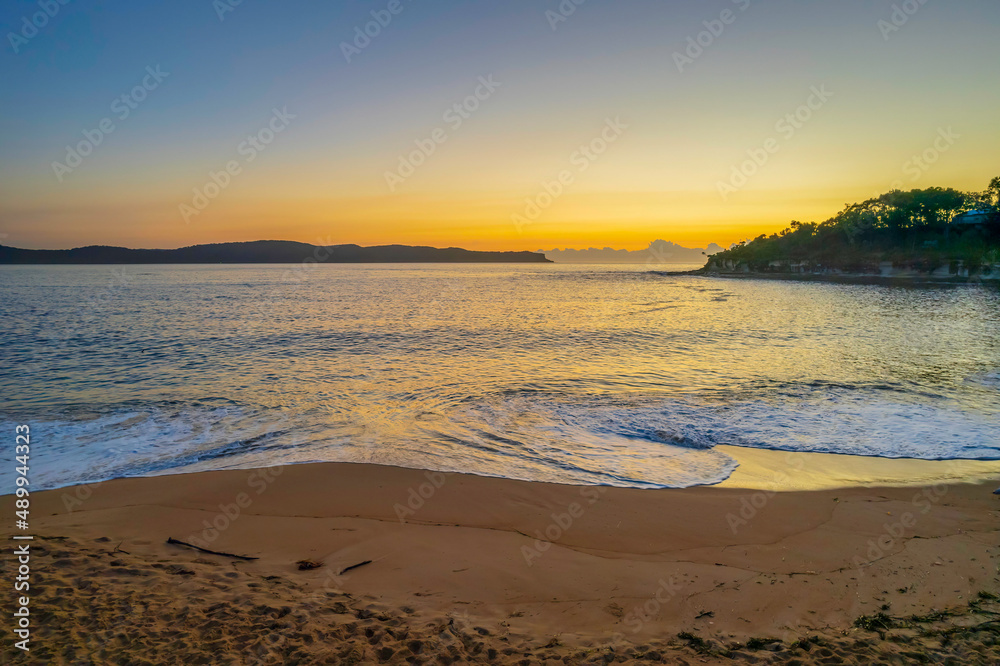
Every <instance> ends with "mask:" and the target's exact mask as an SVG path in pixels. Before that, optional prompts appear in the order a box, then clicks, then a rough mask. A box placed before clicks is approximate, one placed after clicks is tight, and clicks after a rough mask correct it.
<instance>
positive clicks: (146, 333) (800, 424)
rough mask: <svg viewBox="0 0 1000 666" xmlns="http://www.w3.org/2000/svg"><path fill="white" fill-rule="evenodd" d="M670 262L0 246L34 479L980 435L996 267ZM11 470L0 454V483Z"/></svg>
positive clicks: (960, 444)
mask: <svg viewBox="0 0 1000 666" xmlns="http://www.w3.org/2000/svg"><path fill="white" fill-rule="evenodd" d="M668 268H679V267H667V266H654V267H649V266H641V265H637V266H610V265H603V266H597V265H593V266H591V265H467V264H463V265H321V266H317V265H305V266H277V265H254V266H231V265H230V266H224V265H219V266H131V267H109V266H0V313H2V319H0V334H2V340H3V345H2V350H0V354H2V362H0V393H2V395H3V402H2V405H0V432H6V433H8V435H9V439H10V440H11V442H12V441H13V438H14V426H15V425H16V424H21V423H25V424H28V425H30V427H31V433H32V445H33V446H32V458H31V474H32V477H33V487H34V488H36V489H38V488H53V487H60V486H65V485H69V484H74V483H81V482H92V481H99V480H104V479H108V478H114V477H121V476H141V475H154V474H163V473H178V472H190V471H199V470H208V469H228V468H246V467H257V466H268V465H279V464H286V463H298V462H310V461H357V462H372V463H381V464H392V465H401V466H408V467H417V468H428V469H435V470H443V471H461V472H472V473H477V474H483V475H491V476H503V477H511V478H518V479H530V480H542V481H555V482H563V483H579V484H610V485H619V486H636V487H680V486H689V485H695V484H711V483H717V482H719V481H721V480H723V479H725V478H726V477H727V476H728V475H729V474H730V473H731V472H732V471H733V469H735V467H736V462H735V461H734V460H733V459H732V458H731V457H730V456H727V455H725V454H724V453H722V452H721V451H719V450H717V449H716V448H715V447H716V445H719V444H729V445H735V446H743V447H756V448H768V449H779V450H789V451H823V452H832V453H845V454H856V455H864V456H883V457H914V458H926V459H951V458H966V459H1000V291H998V289H997V287H995V286H994V287H990V286H980V285H960V286H953V285H952V286H922V287H899V286H892V287H890V286H879V285H840V284H823V283H804V282H781V281H757V280H726V279H710V278H700V277H686V276H685V277H671V276H668V275H665V274H664V270H665V269H668ZM12 472H13V469H12V466H11V465H8V466H7V467H2V468H0V483H2V484H3V485H2V486H0V487H10V486H8V485H7V483H8V482H9V480H10V479H9V477H10V475H11V474H12Z"/></svg>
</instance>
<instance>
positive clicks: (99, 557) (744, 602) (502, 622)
mask: <svg viewBox="0 0 1000 666" xmlns="http://www.w3.org/2000/svg"><path fill="white" fill-rule="evenodd" d="M810 456H812V457H810ZM742 462H743V466H742V467H741V468H740V470H738V472H737V474H736V475H734V477H733V478H732V479H730V480H729V481H728V482H727V483H726V484H725V487H696V488H688V489H682V490H637V489H626V488H609V487H575V486H561V485H552V484H544V483H530V482H522V481H514V480H507V479H495V478H484V477H476V476H470V475H461V474H440V473H432V472H424V471H420V470H411V469H401V468H395V467H385V466H377V465H367V464H349V463H322V464H319V463H317V464H306V465H294V466H288V467H284V468H272V469H267V470H236V471H221V472H205V473H198V474H186V475H176V476H161V477H151V478H135V479H120V480H115V481H109V482H105V483H101V484H95V485H91V486H78V487H71V488H65V489H60V490H54V491H48V492H42V493H37V494H34V495H33V505H32V516H33V528H34V530H35V534H36V535H37V536H36V539H35V541H34V542H33V543H32V552H33V560H32V563H33V564H32V575H33V595H34V597H33V604H34V605H33V616H32V617H33V626H34V627H35V635H34V637H33V649H32V651H31V652H30V654H29V655H28V656H27V661H28V662H31V663H67V664H69V663H128V664H165V663H225V664H252V663H302V664H312V663H317V664H319V663H326V664H353V663H398V664H402V663H426V664H430V663H435V664H436V663H444V664H449V663H500V664H506V663H510V664H539V663H549V664H554V663H570V664H575V663H610V662H623V663H633V662H634V663H658V662H663V663H691V664H693V663H731V662H732V661H734V660H735V661H736V662H737V663H739V662H746V663H858V664H861V663H865V664H867V663H910V662H912V661H913V660H915V659H917V655H919V654H925V655H928V657H929V658H930V659H931V660H932V661H934V662H940V663H956V664H959V663H961V664H992V663H997V661H998V659H1000V645H998V644H997V637H998V630H997V624H996V614H997V612H1000V604H998V603H997V597H996V596H994V595H997V594H998V593H1000V583H998V576H997V566H998V564H1000V540H998V539H997V520H998V518H1000V499H998V497H997V496H994V495H992V494H991V491H992V490H993V489H994V488H995V487H996V480H997V479H1000V464H998V463H975V462H964V463H961V464H958V465H957V466H956V464H952V463H947V462H942V463H935V462H926V461H886V460H877V461H868V462H869V465H868V467H867V469H869V471H870V470H872V469H878V470H880V472H879V476H878V477H877V478H878V479H880V480H883V481H884V483H885V485H882V486H879V487H863V486H857V487H837V486H839V485H841V484H844V483H850V482H851V479H852V478H854V477H853V476H852V474H853V472H852V471H851V470H852V469H855V470H856V469H859V468H856V467H855V466H856V465H858V464H859V462H865V461H859V460H857V459H853V458H850V457H844V456H824V455H822V454H794V455H789V454H781V453H774V452H758V451H753V452H750V454H749V455H748V456H745V457H744V460H743V461H742ZM818 464H822V465H823V467H824V468H825V469H826V472H825V473H823V474H820V473H818V472H817V471H816V470H817V469H819V468H818V467H817V465H818ZM808 470H812V473H809V472H808ZM915 470H916V471H915ZM921 470H922V471H921ZM921 475H922V476H921ZM907 477H909V478H918V479H920V480H921V481H923V482H924V485H920V486H906V485H894V484H899V483H902V481H903V480H905V478H907ZM956 477H957V478H963V479H964V480H966V481H970V480H971V481H973V482H965V483H959V482H957V478H956ZM977 478H978V479H980V481H979V482H974V481H975V480H976V479H977ZM985 479H991V480H990V481H986V480H985ZM778 483H783V484H784V485H785V486H787V487H789V488H796V487H798V486H808V487H812V488H819V489H812V490H806V489H799V490H789V491H783V492H774V491H773V490H771V489H769V486H770V485H775V484H778ZM739 484H742V487H738V485H739ZM822 486H828V487H825V488H824V487H822ZM831 486H832V487H831ZM11 499H12V498H11V497H9V496H7V497H4V498H3V499H2V503H3V504H4V509H5V510H6V509H7V508H8V507H7V505H8V504H10V503H11ZM168 539H175V540H179V541H183V542H185V543H187V544H191V545H194V546H200V547H202V548H204V549H205V550H209V551H216V552H219V553H226V554H228V555H219V554H212V553H209V552H204V551H199V550H196V549H194V548H190V547H188V546H184V545H179V544H171V543H168V542H167V541H168ZM231 555H238V556H240V557H232V556H231ZM244 558H255V559H244ZM359 565H360V566H359ZM863 617H866V618H867V619H862V620H861V624H864V625H866V626H857V625H858V624H859V622H858V620H859V618H863ZM866 627H867V628H866ZM949 660H951V661H950V662H949Z"/></svg>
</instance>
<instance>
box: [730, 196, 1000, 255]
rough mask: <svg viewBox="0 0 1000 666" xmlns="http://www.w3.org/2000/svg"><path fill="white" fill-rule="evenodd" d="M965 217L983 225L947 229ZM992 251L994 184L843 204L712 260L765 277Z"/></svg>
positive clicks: (997, 243)
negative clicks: (801, 266)
mask: <svg viewBox="0 0 1000 666" xmlns="http://www.w3.org/2000/svg"><path fill="white" fill-rule="evenodd" d="M968 211H981V212H984V213H987V220H988V221H987V222H986V223H985V224H976V225H968V224H962V225H954V224H952V223H953V221H954V220H955V218H956V217H957V216H958V215H960V214H962V213H965V212H968ZM998 250H1000V177H997V178H994V179H993V180H992V181H991V182H990V184H989V186H987V188H986V190H984V191H982V192H961V191H959V190H956V189H953V188H941V187H929V188H927V189H915V190H910V191H903V190H893V191H890V192H886V193H885V194H882V195H881V196H878V197H873V198H871V199H868V200H867V201H863V202H861V203H854V204H848V205H847V206H845V207H844V209H843V210H842V211H840V212H839V213H837V214H836V215H835V216H834V217H832V218H830V219H829V220H826V221H825V222H821V223H815V222H799V221H797V220H796V221H792V223H791V224H790V225H789V227H788V228H786V229H784V230H783V231H781V232H779V233H776V234H771V235H770V236H768V235H767V234H761V235H760V236H758V237H757V238H755V239H753V240H752V241H749V242H746V241H744V242H741V243H738V244H734V245H733V246H732V247H730V249H728V250H725V251H723V252H719V253H717V254H715V255H712V260H713V261H714V263H715V264H716V265H720V266H721V265H724V263H731V264H732V265H745V266H747V267H748V268H749V269H751V270H768V269H769V268H770V267H772V265H773V264H775V263H778V264H788V263H798V262H808V263H810V264H813V265H815V266H817V267H826V268H838V269H841V270H870V269H872V268H873V267H875V266H877V265H878V264H879V263H880V262H883V261H892V262H899V263H909V264H911V265H914V266H917V265H919V266H921V267H923V268H934V267H936V266H937V265H941V264H942V263H944V262H946V261H956V260H962V261H966V262H970V265H971V263H974V262H983V261H987V262H988V261H995V260H996V259H995V258H994V257H995V256H996V253H997V251H998Z"/></svg>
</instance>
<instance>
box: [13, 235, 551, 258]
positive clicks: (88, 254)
mask: <svg viewBox="0 0 1000 666" xmlns="http://www.w3.org/2000/svg"><path fill="white" fill-rule="evenodd" d="M302 262H310V263H312V262H315V263H320V264H369V263H370V264H380V263H552V262H551V261H549V260H548V259H546V258H545V255H544V254H539V253H537V252H480V251H476V250H463V249H462V248H457V247H449V248H436V247H423V246H410V245H379V246H376V247H361V246H360V245H325V246H324V245H310V244H309V243H298V242H295V241H274V240H261V241H249V242H245V243H212V244H209V245H192V246H190V247H182V248H178V249H176V250H132V249H129V248H125V247H112V246H107V245H90V246H87V247H77V248H73V249H72V250H24V249H20V248H16V247H7V246H4V245H0V264H297V263H302Z"/></svg>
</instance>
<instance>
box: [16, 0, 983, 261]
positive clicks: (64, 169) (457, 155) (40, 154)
mask: <svg viewBox="0 0 1000 666" xmlns="http://www.w3.org/2000/svg"><path fill="white" fill-rule="evenodd" d="M61 2H65V4H61ZM577 3H579V4H577ZM46 12H47V13H46ZM0 27H2V30H3V33H4V40H3V43H2V44H0V48H2V49H3V52H2V53H0V76H2V81H3V84H4V85H3V86H2V89H0V96H2V98H0V99H2V103H0V244H4V245H12V246H17V247H25V248H53V249H55V248H68V247H76V246H82V245H93V244H101V245H122V246H127V247H182V246H186V245H192V244H197V243H209V242H226V241H245V240H257V239H283V240H298V241H304V242H311V243H321V244H335V243H358V244H361V245H378V244H388V243H404V244H413V245H417V244H419V245H433V246H439V247H445V246H460V247H466V248H469V249H482V250H535V249H540V248H554V247H560V248H562V247H569V248H584V247H590V246H597V247H604V246H611V247H616V248H627V249H633V250H634V249H641V248H643V247H646V246H647V245H648V243H649V242H650V241H652V240H654V239H657V238H663V239H667V240H670V241H673V242H677V243H680V244H682V245H685V246H688V247H704V246H706V245H707V244H709V243H711V242H716V243H719V244H720V245H724V246H725V245H728V244H730V243H732V242H737V241H739V240H742V239H744V238H749V237H754V236H757V235H758V234H760V233H771V232H774V231H776V230H779V229H782V228H784V227H785V226H787V224H788V222H789V221H791V220H793V219H794V220H800V221H822V220H825V219H827V218H829V217H831V216H832V215H834V214H835V213H836V212H837V211H839V210H840V209H842V208H843V206H844V205H845V204H847V203H850V202H854V201H860V200H864V199H867V198H869V197H871V196H873V195H876V194H878V193H881V192H884V191H888V190H889V189H892V188H894V187H899V188H902V189H912V188H916V187H930V186H943V187H955V188H958V189H962V190H982V189H984V188H985V187H986V185H987V183H988V182H989V180H990V178H992V177H993V176H997V175H1000V160H998V159H997V158H998V156H1000V126H998V123H997V119H998V111H997V110H998V109H1000V86H998V85H997V84H998V81H997V74H996V71H997V70H996V67H997V63H998V62H1000V40H997V39H996V35H997V34H1000V33H998V31H1000V3H997V2H996V1H995V0H948V2H944V0H922V3H921V0H906V1H905V2H904V1H902V0H893V1H883V0H841V1H839V2H821V1H820V0H700V1H693V0H691V1H687V0H677V1H668V0H659V1H656V0H617V1H612V0H563V1H562V2H560V1H559V0H533V1H532V0H503V1H499V0H497V1H493V2H489V1H485V0H480V1H479V2H470V1H466V2H459V1H457V0H454V1H453V0H440V1H432V0H375V1H360V0H358V1H346V0H345V1H340V2H329V1H328V2H321V1H318V0H314V1H305V0H285V1H283V2H276V1H269V0H242V1H241V2H238V1H237V0H215V1H214V2H213V0H196V1H195V0H178V1H176V2H170V3H143V2H134V1H133V2H126V1H124V0H120V1H105V2H101V1H99V0H95V1H92V2H85V1H84V0H61V1H60V0H34V1H26V0H16V1H11V2H6V3H4V6H3V8H2V9H0ZM366 31H367V34H366ZM456 105H457V106H456ZM915 158H916V159H915Z"/></svg>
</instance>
